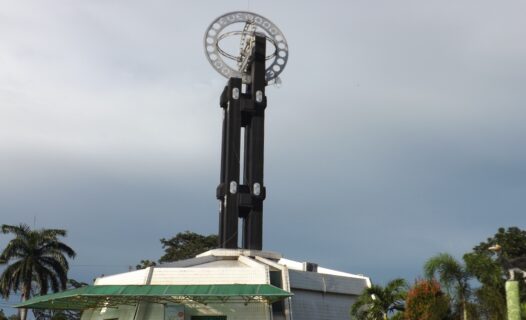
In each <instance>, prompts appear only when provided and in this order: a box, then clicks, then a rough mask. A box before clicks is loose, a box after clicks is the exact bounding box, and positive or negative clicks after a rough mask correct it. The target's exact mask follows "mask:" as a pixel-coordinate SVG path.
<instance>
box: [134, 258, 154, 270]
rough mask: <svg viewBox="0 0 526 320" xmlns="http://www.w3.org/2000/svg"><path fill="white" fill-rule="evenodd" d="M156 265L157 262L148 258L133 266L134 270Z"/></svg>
mask: <svg viewBox="0 0 526 320" xmlns="http://www.w3.org/2000/svg"><path fill="white" fill-rule="evenodd" d="M156 265H157V263H156V262H155V261H150V260H148V259H146V260H141V262H140V263H139V264H138V265H136V266H135V270H141V269H146V268H148V267H155V266H156Z"/></svg>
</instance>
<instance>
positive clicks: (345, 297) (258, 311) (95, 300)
mask: <svg viewBox="0 0 526 320" xmlns="http://www.w3.org/2000/svg"><path fill="white" fill-rule="evenodd" d="M369 286H370V280H369V278H367V277H364V276H362V275H354V274H350V273H345V272H339V271H335V270H331V269H326V268H322V267H318V266H317V265H315V264H312V263H306V262H304V263H302V262H297V261H292V260H288V259H284V258H283V257H282V256H281V255H280V254H278V253H273V252H265V251H250V250H242V249H239V250H234V249H215V250H211V251H208V252H205V253H203V254H200V255H198V256H197V257H195V258H193V259H188V260H183V261H178V262H174V263H168V264H163V265H160V266H156V267H149V268H146V269H143V270H137V271H131V272H126V273H121V274H116V275H112V276H106V277H102V278H98V279H96V281H95V284H94V285H93V286H89V287H83V288H79V289H74V290H69V291H65V292H60V293H56V294H51V295H46V296H42V297H35V298H33V299H31V300H28V301H26V302H25V303H23V304H21V305H19V306H18V307H21V306H26V307H28V308H47V309H50V308H51V309H82V310H83V314H82V320H117V319H118V320H128V319H129V320H142V319H152V320H183V319H184V320H225V319H227V320H247V319H250V320H259V319H261V320H270V319H274V320H281V319H283V320H285V319H286V320H292V319H295V320H310V319H317V320H319V319H326V320H332V319H334V320H342V319H349V312H350V308H351V305H352V303H353V302H354V300H355V298H356V296H357V295H359V294H360V293H361V292H362V291H363V289H364V288H366V287H369Z"/></svg>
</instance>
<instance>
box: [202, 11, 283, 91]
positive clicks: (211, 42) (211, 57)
mask: <svg viewBox="0 0 526 320" xmlns="http://www.w3.org/2000/svg"><path fill="white" fill-rule="evenodd" d="M234 23H253V24H254V25H255V26H257V27H259V29H262V30H263V31H264V33H265V36H266V37H267V40H268V41H269V42H271V43H272V44H273V45H274V47H275V51H274V52H273V53H272V54H270V55H269V56H267V59H272V58H274V60H273V61H272V62H271V63H270V65H269V66H268V67H267V68H266V70H265V79H266V80H267V81H268V82H269V81H271V80H274V79H276V78H277V77H278V75H279V74H280V73H281V72H283V69H285V66H286V64H287V60H288V57H289V47H288V45H287V40H286V39H285V36H284V35H283V33H282V32H281V30H279V28H278V27H277V26H276V25H275V24H274V23H272V22H271V21H270V20H268V19H267V18H265V17H262V16H260V15H258V14H256V13H252V12H247V11H235V12H230V13H226V14H224V15H222V16H220V17H218V18H217V19H215V20H214V21H213V22H212V23H211V24H210V26H208V29H207V30H206V33H205V37H204V45H205V54H206V58H207V59H208V61H209V62H210V64H211V65H212V66H213V67H214V69H215V70H216V71H217V72H219V73H220V74H221V75H223V76H224V77H225V78H231V77H237V78H242V79H243V81H244V82H245V83H250V75H248V74H245V73H243V72H241V71H240V70H236V69H234V68H232V67H231V66H230V65H228V64H227V63H226V62H225V61H224V60H223V57H222V56H224V57H227V58H229V59H232V60H235V61H239V59H240V58H239V57H235V56H233V55H231V54H228V53H226V52H225V51H223V50H222V49H221V48H219V45H218V43H219V41H220V40H222V39H224V38H225V37H227V36H229V35H234V34H241V35H243V33H244V31H233V32H228V33H224V34H221V31H223V30H224V29H225V28H226V27H228V26H229V25H231V24H234Z"/></svg>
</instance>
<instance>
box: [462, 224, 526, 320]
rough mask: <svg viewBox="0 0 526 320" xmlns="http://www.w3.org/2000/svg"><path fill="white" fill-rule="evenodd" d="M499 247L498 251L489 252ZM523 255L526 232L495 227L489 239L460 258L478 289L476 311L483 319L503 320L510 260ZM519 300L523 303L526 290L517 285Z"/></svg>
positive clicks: (525, 248)
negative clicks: (495, 231) (476, 282)
mask: <svg viewBox="0 0 526 320" xmlns="http://www.w3.org/2000/svg"><path fill="white" fill-rule="evenodd" d="M496 247H500V248H499V250H490V249H491V248H493V249H495V248H496ZM524 256H526V231H524V230H521V229H519V228H518V227H509V228H507V229H505V228H499V229H498V230H497V233H495V235H494V236H493V237H490V238H488V239H487V240H486V241H484V242H481V243H479V244H478V245H477V246H475V247H474V248H473V251H472V252H470V253H467V254H465V255H464V261H465V262H466V267H467V269H468V270H469V272H470V273H471V274H473V275H474V276H475V278H476V279H477V280H478V282H480V283H481V286H480V287H479V288H477V289H476V290H475V291H474V295H475V297H476V299H477V302H478V309H479V312H480V313H481V314H482V317H484V318H486V319H492V320H493V319H494V320H505V319H506V318H507V316H506V293H505V289H504V283H505V281H506V278H507V277H508V269H509V267H510V266H511V265H510V261H515V260H516V259H519V261H520V259H521V258H522V257H524ZM520 294H521V301H525V300H526V288H525V286H524V284H523V283H522V282H521V283H520Z"/></svg>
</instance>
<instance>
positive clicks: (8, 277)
mask: <svg viewBox="0 0 526 320" xmlns="http://www.w3.org/2000/svg"><path fill="white" fill-rule="evenodd" d="M1 231H2V233H4V234H12V235H14V238H13V239H11V240H10V241H9V242H8V244H7V246H6V247H5V248H4V250H3V251H2V253H1V254H0V257H1V258H0V260H2V261H3V263H5V264H8V266H7V267H6V268H5V269H4V271H3V273H2V275H0V295H1V296H2V297H4V298H7V297H9V295H10V294H11V292H15V293H16V292H18V291H21V295H22V299H23V300H26V299H28V298H29V297H30V296H31V295H32V292H33V290H35V289H36V290H38V292H39V293H40V294H41V295H42V294H46V293H47V292H48V291H49V289H51V290H52V291H53V292H57V291H59V290H61V289H62V290H64V289H65V288H66V284H67V279H68V278H67V273H68V270H69V264H68V261H67V259H66V256H67V257H69V258H74V257H75V251H73V249H71V248H70V247H69V246H67V245H66V244H64V243H63V242H61V241H59V239H58V238H59V237H65V236H66V231H65V230H60V229H41V230H31V229H30V228H29V226H27V225H25V224H20V225H19V226H11V225H5V224H4V225H2V228H1ZM20 317H21V318H22V320H25V318H26V312H25V310H23V309H22V310H21V316H20Z"/></svg>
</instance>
